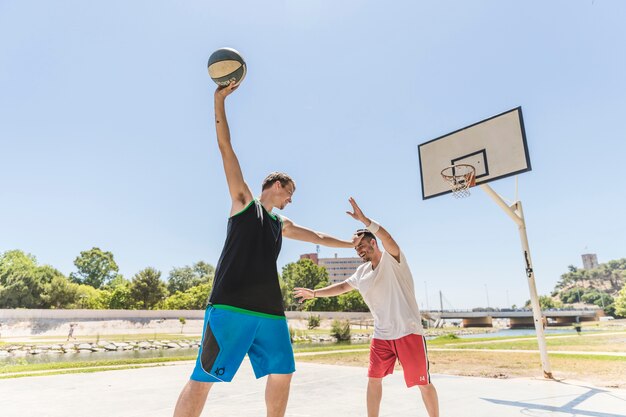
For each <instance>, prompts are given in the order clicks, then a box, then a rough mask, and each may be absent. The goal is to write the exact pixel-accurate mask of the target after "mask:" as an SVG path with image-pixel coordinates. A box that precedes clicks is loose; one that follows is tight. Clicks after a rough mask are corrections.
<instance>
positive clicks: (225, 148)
mask: <svg viewBox="0 0 626 417" xmlns="http://www.w3.org/2000/svg"><path fill="white" fill-rule="evenodd" d="M236 89H237V87H236V86H235V85H234V83H231V84H230V85H229V86H226V87H218V88H217V90H215V97H214V98H215V131H216V133H217V145H218V146H219V148H220V153H221V154H222V162H223V163H224V173H225V174H226V182H227V183H228V191H229V192H230V197H231V199H232V202H233V205H232V208H231V211H230V214H231V215H233V214H235V213H237V212H239V211H241V210H242V209H243V208H244V207H245V206H246V205H247V204H248V203H249V202H250V201H252V198H253V196H252V191H251V190H250V187H248V184H246V182H245V181H244V179H243V173H242V172H241V167H240V166H239V160H238V159H237V155H236V154H235V151H234V150H233V146H232V144H231V142H230V130H229V128H228V121H227V120H226V105H225V101H226V97H228V95H229V94H231V93H232V92H233V91H235V90H236Z"/></svg>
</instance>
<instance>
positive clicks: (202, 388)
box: [174, 379, 213, 417]
mask: <svg viewBox="0 0 626 417" xmlns="http://www.w3.org/2000/svg"><path fill="white" fill-rule="evenodd" d="M212 386H213V383H212V382H199V381H193V380H191V379H190V380H189V381H187V384H186V385H185V387H184V388H183V390H182V391H181V393H180V395H179V396H178V401H177V402H176V408H175V409H174V417H199V416H200V413H202V409H203V408H204V403H205V402H206V398H207V396H208V395H209V390H210V389H211V387H212Z"/></svg>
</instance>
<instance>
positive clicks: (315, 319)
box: [308, 314, 322, 330]
mask: <svg viewBox="0 0 626 417" xmlns="http://www.w3.org/2000/svg"><path fill="white" fill-rule="evenodd" d="M321 321H322V318H321V317H320V316H314V315H313V314H311V315H310V316H309V323H308V327H309V330H313V329H315V328H317V327H320V322H321Z"/></svg>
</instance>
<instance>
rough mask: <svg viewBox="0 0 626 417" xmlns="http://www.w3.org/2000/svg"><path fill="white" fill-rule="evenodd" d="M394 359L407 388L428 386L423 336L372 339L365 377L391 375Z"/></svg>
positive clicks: (428, 378)
mask: <svg viewBox="0 0 626 417" xmlns="http://www.w3.org/2000/svg"><path fill="white" fill-rule="evenodd" d="M396 359H397V360H398V361H399V362H400V364H401V365H402V370H403V371H404V380H405V381H406V386H407V387H412V386H414V385H427V384H430V374H429V373H428V355H427V351H426V341H425V340H424V336H422V335H418V334H409V335H406V336H404V337H401V338H400V339H394V340H382V339H372V344H371V345H370V365H369V368H368V370H367V376H368V377H370V378H383V377H385V376H387V375H389V374H391V373H393V368H394V366H395V364H396Z"/></svg>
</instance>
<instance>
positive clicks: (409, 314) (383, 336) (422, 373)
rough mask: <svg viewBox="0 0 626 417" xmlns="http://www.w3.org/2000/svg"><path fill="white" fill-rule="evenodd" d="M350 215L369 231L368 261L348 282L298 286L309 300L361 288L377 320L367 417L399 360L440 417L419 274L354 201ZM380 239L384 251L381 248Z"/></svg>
mask: <svg viewBox="0 0 626 417" xmlns="http://www.w3.org/2000/svg"><path fill="white" fill-rule="evenodd" d="M349 201H350V204H351V205H352V209H353V211H352V212H347V213H348V214H349V215H350V216H352V217H353V218H354V219H355V220H358V221H360V222H362V223H363V224H364V225H365V226H366V228H365V229H359V230H357V231H356V233H355V236H356V238H357V239H356V240H355V242H356V246H355V249H356V251H357V253H358V255H359V257H361V259H363V261H364V262H365V263H364V264H363V265H361V266H359V268H358V269H357V270H356V272H355V273H354V275H352V276H351V277H350V278H348V279H347V280H345V281H344V282H341V283H338V284H334V285H330V286H328V287H325V288H320V289H316V290H312V289H308V288H295V289H294V295H295V297H296V298H299V299H300V301H301V302H302V301H303V300H310V299H313V298H316V297H332V296H336V295H340V294H343V293H346V292H349V291H352V290H354V289H356V290H358V291H359V292H360V293H361V295H362V296H363V299H364V300H365V303H366V304H367V305H368V307H369V309H370V311H371V312H372V315H373V316H374V335H373V337H372V343H371V345H370V361H369V362H370V364H369V368H368V371H367V376H368V377H369V382H368V385H367V415H368V417H378V415H379V410H380V401H381V399H382V392H383V389H382V378H383V377H385V376H386V375H389V374H391V373H393V369H394V366H395V363H396V360H398V361H399V362H400V364H401V365H402V369H403V371H404V380H405V381H406V385H407V387H409V388H410V387H413V386H417V387H418V388H419V389H420V392H421V395H422V400H423V401H424V405H425V406H426V410H427V412H428V415H429V417H438V416H439V401H438V398H437V390H436V389H435V387H434V385H433V384H432V383H431V381H430V373H429V372H428V356H427V351H426V341H425V340H424V335H423V332H424V330H423V328H422V322H421V316H420V312H419V308H418V306H417V301H416V300H415V290H414V284H413V276H412V275H411V270H410V269H409V266H408V264H407V261H406V258H405V257H404V254H403V253H402V251H400V247H399V246H398V244H397V243H396V241H395V240H394V239H393V238H392V237H391V235H390V234H389V232H387V230H385V228H384V227H382V226H381V225H380V224H378V223H377V222H375V221H374V220H372V219H369V218H368V217H366V216H365V215H364V214H363V212H362V211H361V209H360V208H359V206H358V205H357V203H356V201H355V200H354V199H353V198H350V200H349ZM377 239H380V241H381V243H382V246H383V247H384V250H381V248H380V247H379V245H378V240H377Z"/></svg>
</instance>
